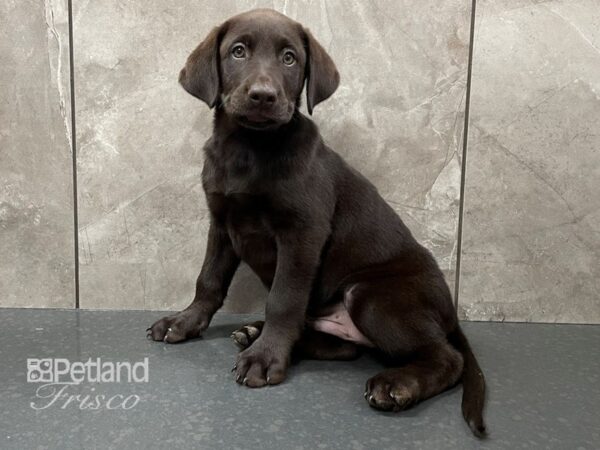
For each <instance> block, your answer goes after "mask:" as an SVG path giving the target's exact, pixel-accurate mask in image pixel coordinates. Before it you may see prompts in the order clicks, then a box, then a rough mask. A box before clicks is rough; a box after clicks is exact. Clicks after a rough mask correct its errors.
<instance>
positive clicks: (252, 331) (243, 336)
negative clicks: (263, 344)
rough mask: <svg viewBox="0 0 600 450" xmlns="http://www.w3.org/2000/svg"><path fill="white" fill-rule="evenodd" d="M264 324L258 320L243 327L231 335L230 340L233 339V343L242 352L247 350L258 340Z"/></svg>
mask: <svg viewBox="0 0 600 450" xmlns="http://www.w3.org/2000/svg"><path fill="white" fill-rule="evenodd" d="M264 324H265V323H264V322H263V321H262V320H259V321H258V322H253V323H249V324H248V325H244V326H243V327H242V328H239V329H237V330H235V331H234V332H233V333H231V339H233V342H235V343H236V344H237V345H238V346H239V347H240V348H241V349H242V350H243V349H245V348H248V347H250V345H251V344H252V343H253V342H254V341H255V340H256V339H258V337H259V336H260V332H261V331H262V327H263V325H264Z"/></svg>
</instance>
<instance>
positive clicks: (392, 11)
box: [0, 0, 600, 323]
mask: <svg viewBox="0 0 600 450" xmlns="http://www.w3.org/2000/svg"><path fill="white" fill-rule="evenodd" d="M32 6H33V7H32ZM72 6H73V28H74V48H73V51H74V61H75V67H74V70H75V99H76V107H77V109H76V122H77V147H78V155H77V156H78V157H77V171H78V190H79V196H78V200H79V210H78V216H79V225H80V228H79V230H78V234H79V263H80V265H79V267H80V301H81V306H82V307H83V308H110V309H121V308H130V309H180V308H182V307H184V306H186V305H187V303H188V302H189V301H190V299H191V298H192V295H193V285H194V280H195V277H196V275H197V273H198V271H199V269H200V266H201V264H202V259H203V254H204V249H205V242H206V232H207V227H208V219H207V209H206V205H205V203H204V198H203V194H202V189H201V186H200V170H201V166H202V152H201V147H202V143H203V142H204V140H205V139H206V138H207V137H208V135H209V133H210V124H211V112H210V111H209V110H208V108H207V107H206V106H205V105H204V104H202V103H200V102H199V101H197V100H196V99H194V98H192V97H191V96H189V95H188V94H186V93H185V92H184V91H183V89H181V88H180V87H179V85H178V83H177V74H178V72H179V69H180V68H181V66H182V64H183V62H184V61H185V58H186V56H187V55H188V53H189V52H190V51H191V50H192V49H193V48H194V47H195V46H196V44H197V43H198V42H199V41H200V40H201V39H202V38H203V37H204V36H205V34H206V33H207V31H208V30H209V29H210V28H211V27H212V26H213V25H215V24H217V23H219V22H221V21H223V20H224V19H226V18H227V17H229V16H231V15H233V14H235V13H237V12H239V11H243V10H248V9H252V8H255V7H270V8H275V9H277V10H279V11H282V12H285V13H286V14H288V15H290V16H291V17H293V18H295V19H297V20H299V21H300V22H302V23H304V24H306V25H307V26H308V27H309V28H311V30H312V31H313V34H315V35H316V36H317V38H318V39H319V40H320V41H321V43H322V44H323V45H324V46H325V47H326V48H327V50H328V51H329V52H330V54H331V55H332V56H333V58H334V60H335V61H336V63H337V64H338V68H339V70H340V72H341V75H342V84H341V86H340V89H339V90H338V92H336V94H335V95H334V96H333V97H332V98H331V99H330V100H328V101H327V102H325V103H324V104H322V105H319V107H318V108H317V109H316V111H315V115H314V120H315V121H316V122H317V123H318V125H319V126H320V128H321V131H322V134H323V136H324V138H325V140H326V141H327V143H328V144H329V145H330V146H332V147H333V148H334V149H336V150H337V151H338V152H339V153H341V154H342V155H343V156H344V157H345V158H346V159H347V160H348V161H349V162H350V163H351V164H352V165H354V166H355V167H356V168H357V169H359V170H360V171H361V172H363V173H364V174H365V175H366V176H367V177H369V178H370V179H371V180H372V181H373V182H374V183H375V184H376V185H377V187H378V188H379V190H380V192H381V193H382V195H383V196H384V197H385V198H386V200H387V201H388V202H390V203H391V204H392V205H393V206H394V208H395V209H396V210H397V211H398V212H399V213H400V214H401V215H402V217H403V218H404V220H405V221H406V222H407V224H408V225H409V227H410V228H411V229H412V230H413V232H414V234H415V235H416V236H417V237H418V238H419V239H420V240H421V241H422V242H423V243H424V244H425V245H426V246H427V247H429V248H430V249H431V250H432V251H433V252H434V254H435V256H436V257H437V258H438V260H439V261H440V265H441V266H442V268H443V269H444V271H445V273H446V275H447V278H448V281H449V283H450V284H451V286H453V285H454V282H455V264H456V258H457V254H456V253H457V251H456V247H457V223H458V214H459V211H458V209H459V208H458V204H459V194H460V178H461V162H462V161H461V158H462V141H461V140H462V134H463V122H464V109H465V90H466V75H467V59H468V58H467V54H468V41H469V27H470V15H471V1H470V0H449V1H444V2H437V1H434V0H426V1H423V2H412V1H408V0H404V1H391V0H379V1H376V2H369V4H366V3H365V2H362V1H359V0H353V1H342V0H327V1H325V0H323V1H317V0H299V1H295V2H288V1H282V0H271V1H266V0H261V1H251V0H244V1H242V0H238V1H235V0H223V1H221V2H201V1H193V0H185V1H178V2H142V1H139V0H137V1H131V2H122V1H118V0H106V1H103V2H92V1H89V0H73V2H72ZM66 9H67V2H66V0H46V1H43V2H42V1H41V0H39V1H34V2H30V3H28V4H24V3H23V2H17V1H10V0H7V1H4V2H2V3H1V4H0V25H1V26H0V62H1V64H0V82H1V83H2V87H3V90H2V93H1V97H0V99H1V104H0V179H1V181H2V183H1V186H0V233H1V236H0V237H1V239H0V254H1V255H2V259H1V260H0V289H1V290H2V292H3V296H2V298H1V299H0V306H24V307H36V306H37V307H73V305H74V264H75V263H74V260H73V239H74V236H73V235H74V230H73V225H72V224H73V206H72V188H73V186H72V173H71V143H70V120H71V118H70V86H69V46H68V21H67V10H66ZM598 30H600V6H599V5H598V3H597V1H596V0H571V1H567V0H549V1H540V0H494V1H492V0H477V14H476V22H475V40H474V56H473V77H472V86H471V101H470V121H469V140H468V151H467V160H466V162H467V170H466V173H465V180H466V184H465V197H464V199H463V200H464V215H463V229H462V253H461V255H460V258H461V273H460V277H459V281H460V285H459V314H460V316H461V317H462V318H465V319H469V320H507V321H508V320H510V321H543V322H576V323H600V298H599V297H598V293H599V292H600V285H599V283H600V282H599V281H598V280H599V278H600V277H599V275H600V273H599V272H600V239H599V234H600V233H599V231H600V226H598V225H597V224H598V223H599V222H600V221H599V220H598V219H600V217H599V211H600V205H599V203H600V200H599V198H600V197H599V196H597V195H595V191H597V190H598V188H599V187H600V182H598V180H599V179H600V153H599V151H598V149H599V148H600V135H599V132H598V129H599V128H598V125H597V122H598V117H600V94H598V92H599V89H600V76H599V75H598V74H600V33H599V32H598ZM264 298H265V290H264V288H263V287H262V286H260V284H259V283H258V281H257V280H256V278H255V277H254V275H253V274H252V273H251V272H250V271H249V270H248V269H247V268H245V267H242V269H241V270H240V273H238V275H237V276H236V278H235V280H234V283H233V285H232V288H231V290H230V298H229V299H228V301H227V303H226V309H227V310H229V311H244V312H245V311H258V310H260V309H261V308H262V305H263V302H264Z"/></svg>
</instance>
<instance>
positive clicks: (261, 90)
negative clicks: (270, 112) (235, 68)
mask: <svg viewBox="0 0 600 450" xmlns="http://www.w3.org/2000/svg"><path fill="white" fill-rule="evenodd" d="M248 97H250V101H251V102H252V103H253V104H255V105H260V106H271V105H272V104H273V103H275V100H277V91H276V90H275V88H274V87H273V86H272V85H271V84H267V83H255V84H253V85H252V86H250V89H249V90H248Z"/></svg>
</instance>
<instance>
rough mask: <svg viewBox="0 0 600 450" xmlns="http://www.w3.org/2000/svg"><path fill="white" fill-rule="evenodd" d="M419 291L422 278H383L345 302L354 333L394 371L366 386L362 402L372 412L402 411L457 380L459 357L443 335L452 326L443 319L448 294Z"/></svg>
mask: <svg viewBox="0 0 600 450" xmlns="http://www.w3.org/2000/svg"><path fill="white" fill-rule="evenodd" d="M422 286H423V280H422V278H420V277H398V276H392V277H383V278H378V279H376V280H369V281H366V282H361V283H358V284H357V285H356V286H354V287H352V288H351V289H349V290H348V292H347V293H346V296H345V298H344V304H345V305H346V307H347V308H348V311H349V313H350V316H351V317H352V321H353V322H354V324H355V325H356V327H357V328H358V329H359V330H360V331H361V332H362V333H363V334H364V335H365V336H366V337H367V338H368V339H369V340H370V341H371V342H372V343H373V344H374V345H375V346H376V347H377V348H378V349H379V350H380V351H381V352H382V353H383V354H384V355H385V357H386V360H388V361H389V362H391V365H392V366H394V365H395V366H396V367H394V368H390V369H387V370H384V371H383V372H381V373H379V374H377V375H375V376H374V377H372V378H370V379H369V380H368V381H367V384H366V391H365V398H366V399H367V401H368V402H369V405H371V406H372V407H374V408H377V409H381V410H385V411H400V410H402V409H405V408H407V407H410V406H412V405H414V404H415V403H417V402H419V401H422V400H425V399H427V398H429V397H432V396H434V395H436V394H439V393H440V392H442V391H444V390H446V389H448V388H449V387H451V386H453V385H454V384H455V383H456V382H457V381H458V380H459V379H460V377H461V374H462V370H463V357H462V356H461V354H460V353H459V352H458V351H457V350H456V349H455V348H454V347H453V346H451V345H450V344H449V342H448V340H447V338H446V332H445V331H444V330H443V329H442V328H443V325H442V323H443V324H444V326H452V324H453V321H454V320H455V316H453V315H447V314H446V315H445V314H444V311H448V309H447V308H445V306H446V305H445V302H446V301H447V299H445V298H444V297H443V296H444V295H446V294H447V295H448V296H449V293H446V292H445V291H444V289H443V287H442V288H440V289H436V288H435V286H433V287H432V286H431V285H429V284H428V287H427V288H425V289H424V288H423V287H422ZM444 286H445V285H444ZM437 296H442V297H441V298H438V297H437ZM450 308H452V305H451V303H450ZM443 318H444V319H445V321H444V319H443Z"/></svg>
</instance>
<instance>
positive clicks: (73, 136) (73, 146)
mask: <svg viewBox="0 0 600 450" xmlns="http://www.w3.org/2000/svg"><path fill="white" fill-rule="evenodd" d="M67 9H68V20H69V78H70V89H71V152H72V155H73V242H74V245H73V246H74V249H73V252H74V255H73V256H74V260H75V309H79V210H78V204H77V140H76V139H77V132H76V129H75V66H74V64H73V60H74V58H73V53H74V52H73V4H72V0H67Z"/></svg>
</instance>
